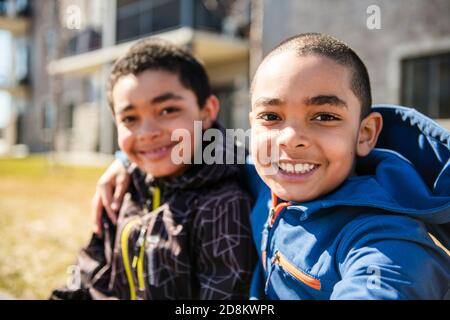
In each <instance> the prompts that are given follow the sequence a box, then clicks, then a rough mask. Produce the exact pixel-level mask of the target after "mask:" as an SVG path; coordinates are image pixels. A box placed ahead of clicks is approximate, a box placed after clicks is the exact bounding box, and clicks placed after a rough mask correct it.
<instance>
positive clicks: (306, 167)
mask: <svg viewBox="0 0 450 320" xmlns="http://www.w3.org/2000/svg"><path fill="white" fill-rule="evenodd" d="M278 166H279V167H280V168H281V170H283V171H286V172H288V173H294V172H295V173H307V172H309V171H311V170H313V169H314V168H315V167H316V165H314V164H310V163H297V164H295V165H293V164H291V163H278Z"/></svg>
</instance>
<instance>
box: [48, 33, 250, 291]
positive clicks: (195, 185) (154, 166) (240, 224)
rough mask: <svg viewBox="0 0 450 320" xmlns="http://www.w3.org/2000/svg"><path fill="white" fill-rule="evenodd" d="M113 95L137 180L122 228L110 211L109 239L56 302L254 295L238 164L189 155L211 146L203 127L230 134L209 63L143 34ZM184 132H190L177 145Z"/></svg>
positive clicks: (117, 74)
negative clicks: (200, 137)
mask: <svg viewBox="0 0 450 320" xmlns="http://www.w3.org/2000/svg"><path fill="white" fill-rule="evenodd" d="M108 97H109V102H110V105H111V108H112V111H113V113H114V118H115V122H116V125H117V130H118V140H119V146H120V148H121V149H122V151H123V152H125V154H126V155H127V157H128V159H129V160H130V161H131V164H130V166H129V168H128V171H129V172H130V175H131V182H132V183H131V184H130V187H129V189H128V193H127V194H126V196H125V198H124V202H123V204H122V207H121V210H120V213H119V216H118V219H117V224H114V223H111V221H110V220H109V219H108V218H107V217H106V215H104V216H103V219H104V221H103V234H102V235H103V236H101V237H99V236H97V235H94V236H93V238H92V239H91V242H90V244H89V245H88V246H87V247H86V248H85V249H83V251H82V252H81V254H80V255H79V257H78V263H77V266H78V267H79V268H80V273H81V286H80V287H79V288H78V287H76V288H63V289H58V290H55V291H54V292H53V294H52V298H53V299H71V298H74V299H91V298H93V299H102V298H118V299H245V298H247V295H248V287H249V281H250V278H251V273H252V270H253V266H254V262H255V259H256V256H255V253H254V248H253V244H252V239H251V230H250V226H249V213H250V210H251V199H250V197H249V195H248V194H247V193H246V192H245V191H244V190H243V188H242V187H241V186H240V185H239V183H238V172H239V170H238V166H237V165H236V164H234V165H230V164H218V163H214V164H210V165H206V164H204V163H202V164H191V163H192V161H190V160H193V159H194V153H195V152H198V151H202V148H203V146H202V144H201V143H199V142H198V141H197V139H195V138H194V136H195V135H194V131H195V125H194V124H195V123H197V124H198V123H201V126H202V127H201V130H202V131H205V130H208V129H211V128H215V129H217V130H219V131H220V132H221V133H222V134H223V129H222V128H221V127H220V126H219V125H218V124H217V123H216V122H215V119H216V117H217V113H218V110H219V103H218V100H217V98H216V97H215V96H214V95H212V94H211V91H210V86H209V81H208V77H207V74H206V72H205V70H204V67H203V66H202V65H201V64H200V63H199V62H198V61H197V60H196V59H195V58H194V57H193V56H192V55H191V54H190V53H189V52H187V51H186V50H183V49H181V48H179V47H176V46H174V45H172V44H170V43H168V42H165V41H162V40H157V39H148V40H143V41H141V42H138V43H137V44H136V45H134V46H133V47H132V48H131V49H130V50H129V51H128V52H127V54H126V55H125V56H124V57H122V58H121V59H119V60H118V61H117V62H116V64H115V65H114V67H113V70H112V72H111V76H110V79H109V83H108ZM196 121H199V122H196ZM180 129H182V130H184V131H183V132H184V133H188V134H187V135H180V136H179V137H181V138H179V139H178V140H175V141H173V136H174V132H176V130H180ZM219 140H220V139H219ZM222 140H225V139H222ZM216 143H218V144H217V145H216V146H215V148H216V150H219V149H220V150H222V151H224V154H226V153H227V152H230V151H234V146H233V147H232V149H233V150H230V148H229V147H227V145H226V144H223V143H220V142H217V141H216ZM181 144H183V146H188V147H187V148H184V149H183V148H180V146H181ZM221 148H222V149H221ZM180 150H181V156H182V158H183V159H184V160H185V161H182V162H181V163H179V162H176V161H173V155H174V154H178V153H180V152H179V151H180ZM216 152H217V151H216ZM186 160H187V161H186ZM114 222H116V221H114Z"/></svg>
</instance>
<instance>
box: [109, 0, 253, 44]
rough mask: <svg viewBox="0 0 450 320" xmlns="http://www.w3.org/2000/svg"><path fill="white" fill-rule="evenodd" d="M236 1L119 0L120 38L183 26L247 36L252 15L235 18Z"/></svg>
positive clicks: (127, 39) (118, 34) (129, 38)
mask: <svg viewBox="0 0 450 320" xmlns="http://www.w3.org/2000/svg"><path fill="white" fill-rule="evenodd" d="M233 2H234V1H209V2H208V1H197V0H195V1H194V0H159V1H146V0H135V1H132V0H131V1H130V0H118V1H117V17H116V30H117V36H116V42H117V43H121V42H125V41H129V40H134V39H137V38H140V37H143V36H148V35H150V34H154V33H157V32H162V31H166V30H171V29H175V28H178V27H181V26H183V27H191V28H194V29H200V30H208V31H213V32H217V33H226V32H228V33H233V34H232V35H233V36H238V37H239V36H241V37H246V36H247V35H246V31H245V30H246V29H247V28H248V24H249V17H248V20H247V21H246V19H245V18H244V19H235V18H236V17H233V14H231V10H230V7H231V5H232V4H233ZM211 4H214V5H211ZM233 19H234V20H233ZM230 22H231V23H230ZM230 26H235V27H232V28H230Z"/></svg>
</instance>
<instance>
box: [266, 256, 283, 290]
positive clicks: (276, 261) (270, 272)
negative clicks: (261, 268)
mask: <svg viewBox="0 0 450 320" xmlns="http://www.w3.org/2000/svg"><path fill="white" fill-rule="evenodd" d="M279 261H280V256H279V254H278V251H276V252H275V254H274V255H273V257H272V259H271V267H270V271H269V274H268V275H267V280H266V284H265V286H264V293H265V294H266V295H267V291H268V290H267V289H268V287H269V282H270V278H271V277H272V273H273V270H274V269H275V268H274V264H275V263H277V264H278V263H279Z"/></svg>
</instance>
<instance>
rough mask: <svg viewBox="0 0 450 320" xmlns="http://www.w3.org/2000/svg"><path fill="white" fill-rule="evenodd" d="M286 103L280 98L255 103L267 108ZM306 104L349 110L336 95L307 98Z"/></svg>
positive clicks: (264, 99) (261, 99)
mask: <svg viewBox="0 0 450 320" xmlns="http://www.w3.org/2000/svg"><path fill="white" fill-rule="evenodd" d="M284 104H285V102H284V100H282V99H279V98H270V97H261V98H258V100H256V102H255V106H256V107H258V106H261V107H267V106H275V107H276V106H281V105H284ZM304 104H305V105H307V106H322V105H325V104H329V105H332V106H336V107H342V108H346V109H348V106H347V103H346V102H345V101H344V100H342V99H340V98H339V97H337V96H335V95H318V96H315V97H311V98H307V99H305V100H304Z"/></svg>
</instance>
